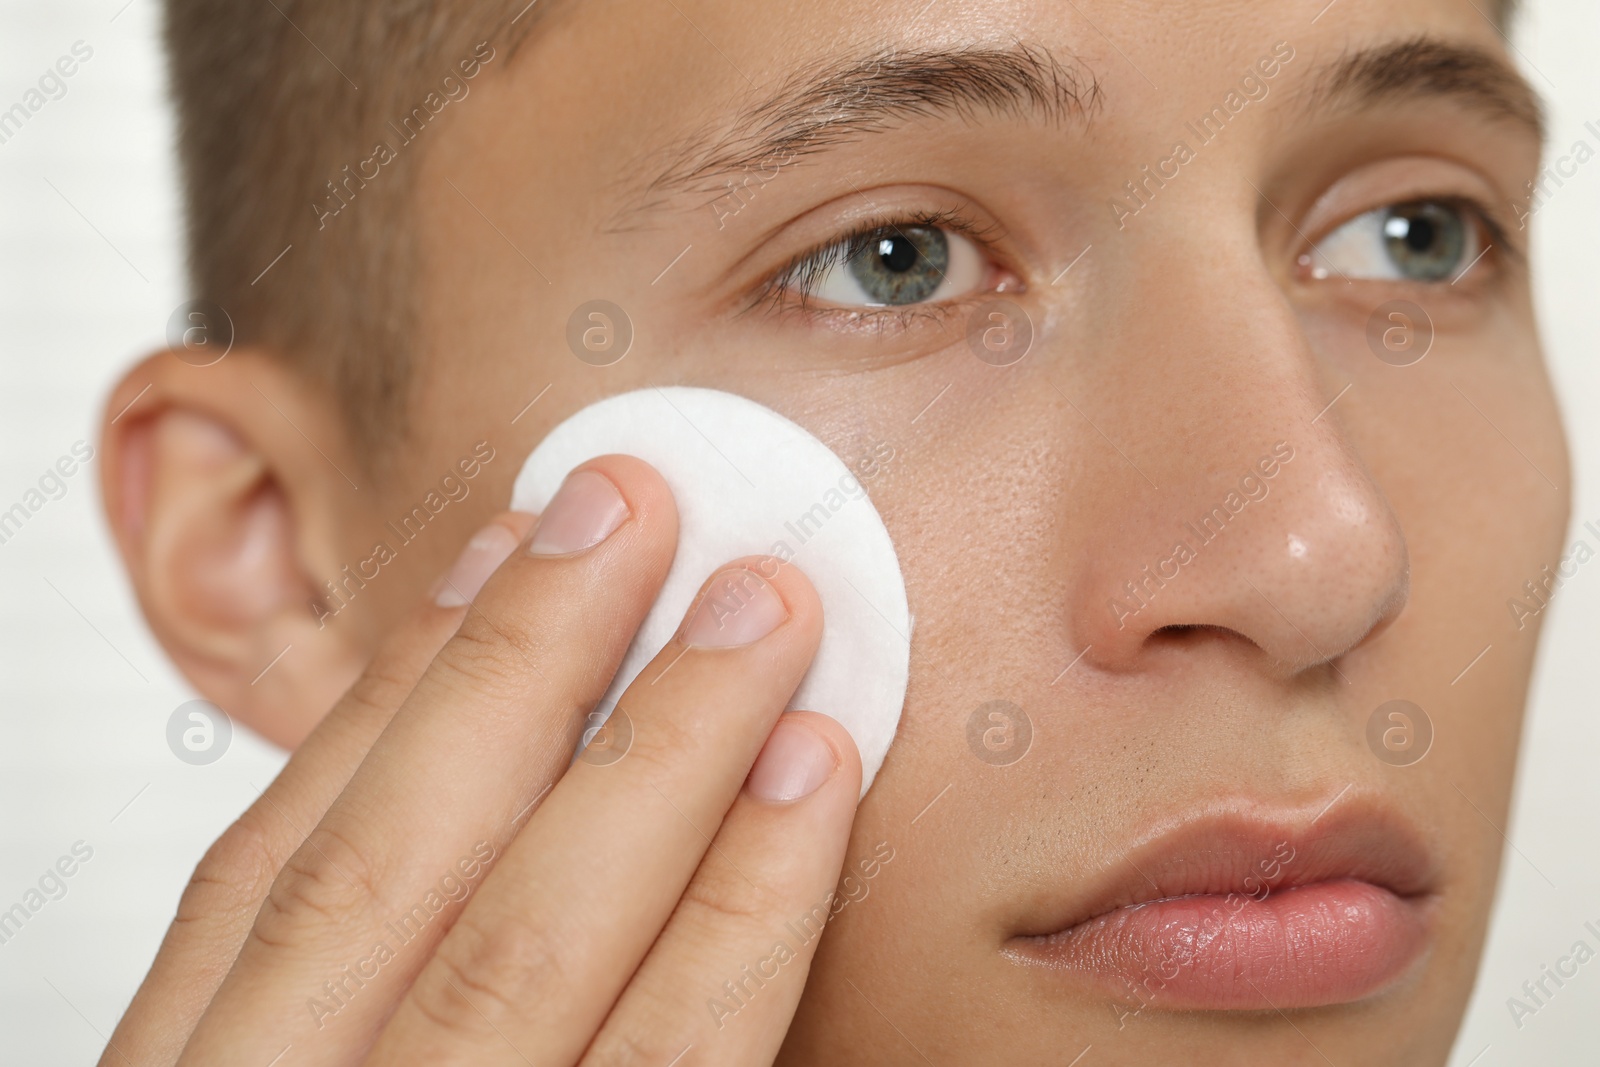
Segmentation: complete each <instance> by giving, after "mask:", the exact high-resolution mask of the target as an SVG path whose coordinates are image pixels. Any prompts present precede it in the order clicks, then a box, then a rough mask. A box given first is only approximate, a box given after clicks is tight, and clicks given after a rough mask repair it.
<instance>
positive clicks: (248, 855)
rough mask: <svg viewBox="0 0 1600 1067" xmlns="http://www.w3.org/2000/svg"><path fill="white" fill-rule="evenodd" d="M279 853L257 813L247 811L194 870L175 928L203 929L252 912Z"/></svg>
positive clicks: (273, 871)
mask: <svg viewBox="0 0 1600 1067" xmlns="http://www.w3.org/2000/svg"><path fill="white" fill-rule="evenodd" d="M280 852H281V846H280V845H279V844H278V843H277V842H276V841H275V840H274V839H273V836H272V834H271V833H269V832H268V830H267V828H266V826H264V825H263V823H262V817H261V816H260V814H258V812H257V809H256V808H254V807H252V808H250V809H248V810H247V811H245V813H244V814H243V815H240V816H239V818H238V819H236V820H234V823H233V825H232V826H229V827H228V828H227V829H226V830H225V831H223V833H222V836H221V837H219V838H217V840H216V841H215V842H213V843H212V845H211V847H210V848H208V849H206V854H205V855H204V856H202V857H201V859H200V862H199V863H197V864H196V865H195V868H194V873H193V874H192V875H190V877H189V884H188V885H186V886H185V887H184V890H183V896H182V897H181V898H179V901H178V913H177V916H176V917H175V918H174V919H173V924H174V925H183V924H188V923H202V924H204V923H208V922H213V921H216V920H219V919H226V918H228V917H230V916H234V915H237V914H238V913H240V912H242V911H246V910H254V909H255V908H256V907H258V906H259V905H260V903H261V898H262V897H263V896H265V895H266V893H267V890H268V887H270V886H271V885H272V880H273V878H274V877H275V876H276V875H277V873H278V868H279V866H280V865H281V864H282V862H283V860H282V857H281V855H280V854H279V853H280Z"/></svg>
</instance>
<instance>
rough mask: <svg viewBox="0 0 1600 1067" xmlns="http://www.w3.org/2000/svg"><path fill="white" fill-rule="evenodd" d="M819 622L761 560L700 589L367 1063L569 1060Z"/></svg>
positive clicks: (660, 908) (628, 967)
mask: <svg viewBox="0 0 1600 1067" xmlns="http://www.w3.org/2000/svg"><path fill="white" fill-rule="evenodd" d="M758 571H759V573H758ZM769 574H770V575H771V579H770V580H764V575H769ZM821 627H822V608H821V604H820V602H819V601H818V599H817V595H816V592H815V590H814V589H812V587H811V584H810V583H809V582H807V581H806V580H805V577H804V576H803V575H802V574H800V572H799V571H798V570H796V569H794V568H792V567H788V568H783V567H780V566H779V565H778V562H777V561H776V560H774V559H772V558H771V557H752V558H750V559H747V560H742V561H738V562H737V563H735V564H733V565H731V566H729V567H725V568H724V569H722V570H721V571H719V572H718V573H717V574H716V575H715V576H714V577H713V578H712V579H711V580H710V581H708V582H707V583H706V586H705V587H704V589H703V590H702V592H701V595H700V597H699V598H697V602H696V604H695V605H694V606H693V607H692V608H691V609H690V612H689V621H688V622H687V623H686V624H685V625H684V626H683V627H682V628H681V629H680V631H679V633H678V635H677V636H675V637H674V638H673V640H672V641H670V642H668V644H667V646H666V647H665V648H664V649H662V651H661V653H660V654H659V655H658V656H657V657H656V659H655V660H654V661H653V662H652V663H651V664H650V665H649V666H648V667H646V668H645V670H644V672H643V673H641V674H640V675H639V677H638V678H637V679H635V680H634V682H633V683H632V684H631V685H630V686H629V687H628V689H627V691H626V692H625V693H624V694H623V696H622V699H621V701H620V702H619V704H618V709H619V710H618V711H616V712H615V713H614V715H613V718H615V717H616V716H626V718H627V719H628V720H630V721H631V729H632V744H631V747H629V748H628V749H627V750H626V753H625V754H624V755H623V756H622V758H621V759H617V760H615V761H613V762H606V761H590V760H584V759H580V760H579V761H577V762H576V763H574V764H573V766H572V769H571V770H570V771H569V772H568V773H567V775H566V777H565V778H563V779H562V780H561V782H560V783H559V784H558V785H557V786H556V787H555V788H554V789H553V790H552V791H551V794H550V796H549V797H548V798H547V799H546V801H545V802H544V804H543V805H542V806H541V807H540V809H539V811H538V812H537V813H536V814H535V815H534V817H533V818H532V819H531V820H530V821H529V823H528V824H527V826H525V827H524V828H523V830H522V832H521V833H520V834H519V835H518V836H517V838H516V840H515V841H513V842H512V843H511V846H510V847H509V848H508V849H507V851H506V854H505V855H504V857H503V858H502V859H501V861H500V863H499V865H498V866H497V867H496V868H495V871H494V873H493V874H492V875H491V876H490V877H489V878H488V880H487V881H486V882H485V883H484V885H483V888H482V889H481V890H480V892H479V893H478V895H477V896H476V897H475V898H474V899H473V900H472V901H471V902H470V903H469V904H468V906H467V908H466V910H465V911H464V912H463V913H462V916H461V918H460V919H459V920H458V922H457V923H456V925H455V927H454V928H453V929H452V930H451V931H450V933H449V934H448V935H447V936H446V938H445V940H444V941H443V942H442V943H441V944H440V946H439V949H438V951H437V952H436V953H435V955H434V958H433V959H432V960H431V961H429V963H428V966H427V967H426V968H425V969H424V970H423V972H422V974H421V975H419V976H418V978H417V981H416V983H415V984H413V985H412V987H411V988H410V990H409V991H408V992H407V994H406V998H405V1000H404V1002H403V1003H402V1004H401V1005H400V1008H399V1009H398V1010H397V1011H396V1013H395V1017H394V1019H393V1021H392V1022H391V1023H390V1025H389V1027H388V1028H387V1029H386V1031H385V1033H384V1035H383V1037H382V1038H381V1039H380V1041H379V1044H378V1046H377V1048H376V1050H375V1052H374V1057H373V1061H374V1062H375V1063H393V1062H405V1063H411V1062H430V1063H431V1062H471V1063H500V1062H506V1063H518V1064H521V1063H523V1062H524V1061H526V1062H530V1063H534V1064H545V1063H550V1064H570V1063H573V1062H575V1061H576V1060H577V1059H578V1057H579V1056H581V1055H582V1053H583V1049H584V1048H585V1046H587V1044H588V1043H589V1041H590V1039H591V1038H592V1037H593V1035H594V1034H595V1033H596V1032H597V1031H598V1030H599V1029H600V1025H601V1023H602V1022H603V1021H604V1019H605V1015H606V1012H607V1011H609V1010H610V1007H611V1005H612V1004H613V1003H614V1002H615V1001H616V998H617V996H618V995H619V994H620V993H621V992H622V989H623V987H624V985H625V984H626V983H627V981H628V979H629V978H630V977H631V976H632V975H633V972H634V971H635V970H636V969H637V968H638V966H639V963H640V961H641V960H643V959H644V956H645V953H646V952H647V951H648V950H649V948H650V945H651V943H652V942H653V941H654V940H655V939H656V937H657V935H658V934H659V933H660V932H661V929H662V927H663V926H664V925H665V924H666V922H667V919H668V917H669V916H670V915H671V914H672V911H673V909H674V908H675V907H676V906H677V903H678V900H679V898H680V897H681V896H682V894H683V890H684V887H685V886H687V885H688V883H689V879H690V878H691V877H692V876H693V874H694V872H695V869H696V868H697V867H698V866H699V865H700V862H701V858H702V857H703V856H704V855H705V853H706V850H707V847H708V846H709V844H710V841H711V836H712V835H714V834H715V833H716V832H717V827H718V826H719V825H720V823H721V822H722V818H723V816H724V815H725V814H726V813H727V811H728V808H729V806H730V805H731V804H732V803H733V801H734V798H735V797H736V796H737V795H738V793H739V789H740V786H741V785H742V783H743V782H744V779H745V776H746V775H747V773H748V772H749V769H750V766H751V764H752V763H753V762H754V761H755V758H756V755H757V754H758V753H759V752H760V750H761V746H762V743H763V742H764V741H765V740H766V738H767V736H768V734H769V733H771V731H772V727H773V724H774V723H775V722H776V720H777V717H778V715H779V713H780V712H782V710H783V708H784V706H785V704H786V703H787V702H788V700H789V697H790V696H791V695H792V694H793V692H794V690H795V687H796V686H797V685H798V684H799V682H800V679H801V678H802V677H803V676H804V674H805V672H806V668H807V667H808V666H809V665H810V662H811V657H812V656H813V655H814V654H815V651H816V647H817V643H818V641H819V640H820V638H821Z"/></svg>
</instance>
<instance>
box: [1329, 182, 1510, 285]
mask: <svg viewBox="0 0 1600 1067" xmlns="http://www.w3.org/2000/svg"><path fill="white" fill-rule="evenodd" d="M1484 251H1485V246H1484V240H1483V234H1482V228H1481V227H1480V226H1479V225H1478V222H1477V219H1476V218H1475V217H1474V216H1473V215H1472V213H1471V211H1470V209H1469V208H1468V207H1466V206H1465V205H1457V204H1453V203H1449V202H1447V201H1441V200H1414V201H1410V202H1407V203H1404V204H1391V205H1389V206H1387V207H1382V208H1378V209H1377V210H1375V211H1369V212H1367V213H1366V214H1364V215H1357V216H1356V217H1355V218H1353V219H1351V220H1350V221H1349V222H1347V223H1345V224H1344V225H1342V226H1340V227H1339V228H1338V229H1336V230H1334V231H1333V232H1332V233H1330V234H1328V236H1326V237H1324V238H1323V239H1322V240H1321V241H1319V242H1318V243H1317V245H1316V246H1315V247H1314V248H1313V249H1312V251H1311V252H1308V253H1307V254H1305V255H1303V256H1301V257H1300V263H1301V265H1302V266H1303V267H1306V268H1308V269H1309V271H1310V274H1311V276H1312V277H1313V278H1327V277H1329V276H1330V275H1339V276H1341V277H1345V278H1351V279H1375V280H1381V281H1414V282H1437V281H1445V280H1447V279H1448V280H1454V279H1455V278H1456V277H1458V276H1459V275H1460V274H1461V272H1463V271H1464V270H1466V269H1467V268H1468V267H1470V266H1471V265H1472V264H1473V263H1475V262H1476V261H1477V259H1478V257H1479V256H1481V255H1483V253H1484Z"/></svg>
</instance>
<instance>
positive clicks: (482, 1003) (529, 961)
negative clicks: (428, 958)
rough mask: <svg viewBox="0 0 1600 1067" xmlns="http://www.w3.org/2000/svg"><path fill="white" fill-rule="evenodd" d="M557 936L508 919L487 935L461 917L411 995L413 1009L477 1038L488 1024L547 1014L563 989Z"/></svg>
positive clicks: (499, 921)
mask: <svg viewBox="0 0 1600 1067" xmlns="http://www.w3.org/2000/svg"><path fill="white" fill-rule="evenodd" d="M560 957H561V946H560V944H559V942H558V941H557V940H556V938H555V935H553V934H552V932H551V931H549V930H548V929H546V928H542V927H537V926H534V925H531V924H529V923H527V922H524V921H522V920H520V919H517V918H513V917H510V916H500V917H498V918H497V919H496V920H495V928H494V929H493V930H492V931H490V930H485V929H484V928H483V927H482V926H480V925H479V924H478V922H477V921H476V920H474V919H473V918H472V917H471V914H470V913H468V914H465V915H463V916H462V918H461V920H460V921H459V922H457V923H456V925H455V926H454V927H453V928H452V929H451V931H450V934H449V936H448V937H446V938H445V939H444V941H443V942H442V943H441V944H440V945H439V949H438V951H437V952H436V953H434V957H433V963H432V966H430V967H429V970H430V971H431V972H433V973H432V974H431V975H430V977H429V980H428V981H426V982H422V981H419V982H418V983H417V984H416V986H415V987H414V988H413V990H412V1000H413V1001H414V1002H415V1005H416V1007H417V1009H418V1010H419V1011H420V1012H421V1013H422V1014H423V1015H424V1016H425V1017H426V1018H427V1019H429V1020H430V1021H431V1022H433V1023H434V1024H435V1025H436V1026H439V1027H440V1028H441V1029H444V1030H446V1031H447V1032H452V1033H454V1032H468V1033H476V1032H478V1031H479V1030H480V1029H482V1028H483V1027H484V1025H485V1024H486V1023H487V1024H488V1025H490V1026H495V1027H498V1026H499V1025H500V1024H501V1021H502V1020H505V1019H511V1018H519V1017H526V1016H527V1015H528V1014H529V1013H530V1012H532V1011H534V1010H539V1011H545V1010H548V1006H549V1005H550V1004H552V1003H556V1002H557V999H558V998H556V997H555V996H554V995H553V994H555V993H557V992H559V991H560V990H563V989H565V988H567V980H566V976H565V973H564V972H563V970H562V967H561V964H560Z"/></svg>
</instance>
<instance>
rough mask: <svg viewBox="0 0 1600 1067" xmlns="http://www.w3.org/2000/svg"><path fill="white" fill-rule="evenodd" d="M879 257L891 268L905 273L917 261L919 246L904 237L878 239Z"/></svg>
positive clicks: (899, 272)
mask: <svg viewBox="0 0 1600 1067" xmlns="http://www.w3.org/2000/svg"><path fill="white" fill-rule="evenodd" d="M878 258H879V259H880V260H882V261H883V265H884V266H885V267H887V268H888V269H889V270H892V271H894V272H895V273H896V274H903V273H905V272H906V271H908V270H910V269H911V268H912V266H913V265H914V264H915V263H916V262H917V246H916V245H914V244H912V243H911V242H910V241H908V240H906V239H905V238H904V237H899V236H895V237H885V238H882V239H881V240H879V241H878Z"/></svg>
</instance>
